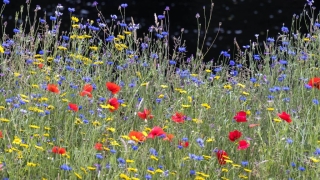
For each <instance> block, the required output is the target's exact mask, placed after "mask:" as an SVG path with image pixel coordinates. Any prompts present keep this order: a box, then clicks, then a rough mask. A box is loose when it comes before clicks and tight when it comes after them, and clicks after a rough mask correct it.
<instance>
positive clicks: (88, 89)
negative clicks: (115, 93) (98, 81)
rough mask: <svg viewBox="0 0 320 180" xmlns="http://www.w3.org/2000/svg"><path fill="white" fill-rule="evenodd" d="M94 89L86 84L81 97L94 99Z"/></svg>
mask: <svg viewBox="0 0 320 180" xmlns="http://www.w3.org/2000/svg"><path fill="white" fill-rule="evenodd" d="M92 90H93V87H92V85H91V84H86V85H84V87H83V90H82V91H81V92H80V96H88V97H89V98H92V94H91V92H92Z"/></svg>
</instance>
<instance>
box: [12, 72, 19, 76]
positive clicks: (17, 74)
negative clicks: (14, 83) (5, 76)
mask: <svg viewBox="0 0 320 180" xmlns="http://www.w3.org/2000/svg"><path fill="white" fill-rule="evenodd" d="M13 75H14V77H19V76H21V74H20V73H17V72H15V73H13Z"/></svg>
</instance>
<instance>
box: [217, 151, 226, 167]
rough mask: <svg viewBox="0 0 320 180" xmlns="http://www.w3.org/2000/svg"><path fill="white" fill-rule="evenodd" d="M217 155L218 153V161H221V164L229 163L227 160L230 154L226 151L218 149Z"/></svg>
mask: <svg viewBox="0 0 320 180" xmlns="http://www.w3.org/2000/svg"><path fill="white" fill-rule="evenodd" d="M216 155H217V158H218V162H219V164H220V165H224V164H226V163H227V162H226V161H225V160H226V159H228V154H227V153H226V152H225V151H223V150H218V151H217V152H216Z"/></svg>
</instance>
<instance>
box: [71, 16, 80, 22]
mask: <svg viewBox="0 0 320 180" xmlns="http://www.w3.org/2000/svg"><path fill="white" fill-rule="evenodd" d="M71 21H72V22H76V23H77V22H79V19H78V18H77V17H74V16H72V17H71Z"/></svg>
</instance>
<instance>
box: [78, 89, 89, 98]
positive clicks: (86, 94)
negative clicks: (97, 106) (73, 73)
mask: <svg viewBox="0 0 320 180" xmlns="http://www.w3.org/2000/svg"><path fill="white" fill-rule="evenodd" d="M80 96H88V97H89V98H92V94H91V92H88V91H82V92H80Z"/></svg>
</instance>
